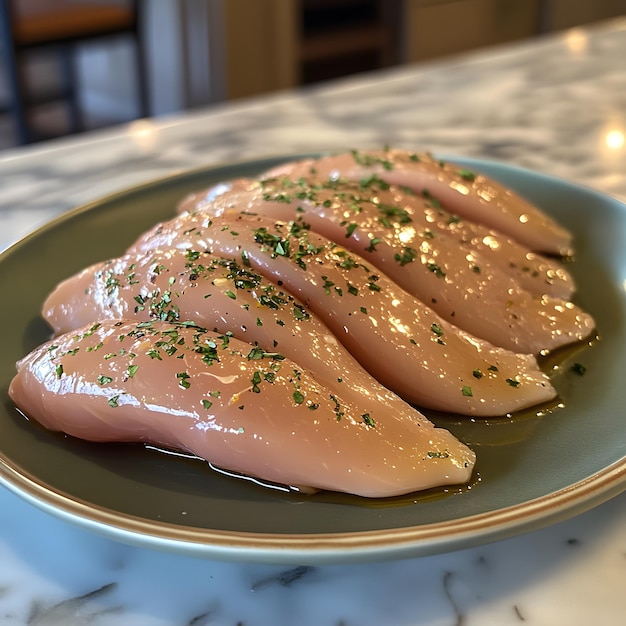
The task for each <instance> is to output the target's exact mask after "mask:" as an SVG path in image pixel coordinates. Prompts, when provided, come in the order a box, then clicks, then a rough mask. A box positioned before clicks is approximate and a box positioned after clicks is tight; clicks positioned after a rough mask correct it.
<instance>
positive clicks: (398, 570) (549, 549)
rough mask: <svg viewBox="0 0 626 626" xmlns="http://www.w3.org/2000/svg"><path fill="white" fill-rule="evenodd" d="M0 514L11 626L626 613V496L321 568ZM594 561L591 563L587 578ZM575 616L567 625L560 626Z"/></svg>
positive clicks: (495, 620) (14, 507) (10, 499)
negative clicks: (423, 549) (232, 559)
mask: <svg viewBox="0 0 626 626" xmlns="http://www.w3.org/2000/svg"><path fill="white" fill-rule="evenodd" d="M0 506H1V507H2V508H1V510H2V511H3V512H4V513H3V522H2V530H3V542H2V543H1V544H0V563H1V564H2V568H1V570H0V622H1V623H2V624H7V626H8V625H11V624H33V625H37V626H51V625H55V626H56V625H57V624H59V625H60V624H62V625H63V626H83V625H86V624H94V625H98V626H109V625H111V626H112V625H114V624H124V625H126V624H128V625H129V626H135V625H136V626H165V625H170V624H176V625H180V626H183V625H189V626H191V625H194V626H199V625H203V626H204V625H205V624H206V625H207V626H208V625H209V624H211V625H214V624H216V625H217V624H219V625H221V624H224V625H226V624H230V625H233V626H234V625H236V624H241V626H244V625H245V626H252V625H255V624H268V625H269V624H272V625H273V626H279V625H283V624H284V625H289V624H298V625H299V626H309V625H310V626H320V625H326V624H328V625H333V626H339V625H345V626H349V625H355V626H357V625H358V626H370V625H371V626H380V625H382V624H385V625H389V626H391V625H396V624H398V625H400V624H428V625H437V626H438V625H442V626H443V625H455V624H456V625H467V626H469V625H472V624H477V625H479V624H480V625H483V624H494V625H496V624H497V625H498V626H507V625H509V624H516V625H519V624H522V623H524V624H526V623H528V624H561V623H567V624H602V625H603V626H610V625H615V626H618V624H621V623H622V622H623V617H624V615H625V614H626V613H625V611H626V600H625V599H624V597H623V594H620V597H615V590H616V583H617V584H618V586H620V587H621V588H623V583H624V582H626V524H624V523H623V520H624V519H626V498H624V497H620V498H615V499H614V500H612V501H610V502H608V503H606V504H605V505H603V506H601V507H598V508H596V509H594V510H592V511H589V512H588V513H585V514H583V515H580V516H578V517H576V518H574V519H572V520H569V521H567V522H564V523H562V524H559V525H557V526H553V527H552V528H549V529H546V530H543V531H539V532H535V533H531V534H529V535H527V536H523V537H519V538H516V539H511V540H507V541H503V542H500V543H496V544H492V545H488V546H484V547H481V548H474V549H469V550H463V551H460V552H456V553H451V554H446V555H441V556H433V557H424V558H421V559H411V560H406V561H395V562H387V563H371V564H367V565H334V566H318V567H307V566H305V565H303V566H298V567H285V566H282V567H279V566H264V565H242V564H238V563H220V562H214V561H203V560H200V559H192V558H188V557H184V556H180V555H175V554H167V553H159V552H152V551H149V550H143V549H139V548H133V547H128V546H124V545H121V544H117V543H114V542H111V541H109V540H107V539H104V538H100V537H97V536H94V535H91V534H90V533H88V532H87V531H84V530H82V529H76V528H74V527H72V526H69V525H67V524H66V523H64V522H61V521H59V520H56V519H53V518H49V517H48V516H47V514H45V513H41V512H39V511H37V510H33V509H32V508H31V507H30V505H28V504H26V503H24V502H22V501H20V500H18V499H17V498H16V497H15V496H13V495H11V494H9V493H7V492H6V491H5V492H1V493H0ZM590 559H593V562H594V563H596V564H597V567H596V569H595V570H594V574H593V576H594V578H593V579H591V580H590V570H589V561H590ZM616 579H617V580H616ZM620 581H621V582H620ZM603 607H612V608H611V610H612V611H613V613H611V612H604V609H603ZM570 613H571V614H572V615H573V617H574V618H575V619H574V620H571V621H567V622H565V621H562V617H563V615H569V614H570ZM600 616H601V619H598V618H599V617H600Z"/></svg>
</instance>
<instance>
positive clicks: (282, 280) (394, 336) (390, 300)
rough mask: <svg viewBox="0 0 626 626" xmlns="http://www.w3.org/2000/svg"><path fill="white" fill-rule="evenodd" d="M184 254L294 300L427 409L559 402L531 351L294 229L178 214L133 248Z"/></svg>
mask: <svg viewBox="0 0 626 626" xmlns="http://www.w3.org/2000/svg"><path fill="white" fill-rule="evenodd" d="M173 247H176V248H179V249H182V250H194V251H203V250H207V251H210V252H212V253H213V254H219V255H220V256H223V257H227V258H231V259H237V260H239V259H245V262H246V263H249V264H250V266H251V267H253V268H254V269H255V271H258V272H259V273H262V274H264V275H265V276H266V277H268V278H270V279H272V280H274V281H275V282H277V284H279V285H280V286H283V287H285V288H286V289H288V290H289V291H290V292H291V293H292V294H294V295H295V296H297V297H298V298H299V299H300V300H301V301H302V302H303V303H304V305H305V306H307V307H309V308H310V309H311V310H312V311H313V312H315V313H316V314H317V315H318V316H319V317H320V318H321V319H322V320H323V321H324V322H325V323H326V325H327V326H328V327H329V329H330V330H331V331H332V332H333V333H334V334H335V335H336V336H337V338H338V339H339V340H340V341H341V342H342V343H343V344H344V345H345V346H346V347H347V348H348V350H349V351H350V352H351V353H352V354H353V356H354V357H356V359H357V360H358V361H360V362H361V364H362V365H363V366H364V367H365V368H366V369H368V370H369V372H370V373H371V374H372V375H373V376H374V377H375V378H376V379H378V380H379V381H380V382H381V383H382V384H383V385H385V386H386V387H388V388H390V389H391V390H392V391H395V392H396V393H397V394H398V395H400V396H401V397H402V398H404V399H405V400H407V401H409V402H413V403H415V404H418V405H420V406H423V407H428V408H434V409H439V410H442V411H453V412H455V413H462V414H470V415H503V414H506V413H509V412H512V411H516V410H518V409H522V408H525V407H528V406H533V405H535V404H538V403H541V402H545V401H547V400H550V399H552V398H554V396H555V391H554V389H553V388H552V386H551V385H550V382H549V380H548V378H547V377H546V376H545V375H544V374H543V373H542V372H541V371H540V370H539V369H538V367H537V363H536V361H535V359H534V357H532V356H531V355H522V354H516V353H514V352H511V351H509V350H505V349H502V348H497V347H494V346H493V345H491V344H490V343H488V342H486V341H484V340H480V339H477V338H475V337H473V336H472V335H470V334H468V333H465V332H463V331H460V330H459V329H457V328H456V327H455V326H452V325H451V324H449V323H448V322H446V321H445V320H443V319H441V317H440V316H438V315H437V314H436V313H435V312H434V311H433V310H432V309H430V308H429V307H427V306H425V305H424V304H423V303H421V302H420V301H418V300H416V299H415V298H413V297H412V296H410V295H409V294H408V293H406V292H405V291H404V290H402V289H401V288H400V287H398V285H396V284H395V283H394V282H393V281H391V280H390V279H389V278H388V277H387V276H385V275H384V274H382V273H380V272H378V271H373V270H372V268H371V267H369V266H368V264H367V263H366V262H365V261H364V259H362V258H361V257H359V256H357V255H354V254H349V253H348V252H347V251H346V250H345V249H344V248H342V247H341V246H338V245H336V244H333V243H332V242H330V241H329V240H328V239H325V238H324V237H322V236H321V235H318V234H316V233H313V232H310V231H308V230H306V229H305V228H302V227H301V226H298V225H296V224H294V223H290V224H285V223H280V222H279V223H274V222H273V221H272V220H267V219H264V218H261V217H258V216H252V215H245V214H237V216H236V219H226V218H225V217H215V218H209V217H204V218H203V217H202V216H200V215H199V214H191V215H184V216H180V217H178V218H176V219H174V220H171V221H170V222H164V223H162V224H160V225H158V226H156V227H155V228H154V229H153V230H152V231H149V232H147V233H145V234H144V235H143V236H142V237H140V239H139V240H138V241H137V242H136V243H135V245H134V246H133V247H132V248H131V250H130V251H129V253H130V254H138V253H144V252H146V251H149V250H151V249H159V248H161V249H168V248H173Z"/></svg>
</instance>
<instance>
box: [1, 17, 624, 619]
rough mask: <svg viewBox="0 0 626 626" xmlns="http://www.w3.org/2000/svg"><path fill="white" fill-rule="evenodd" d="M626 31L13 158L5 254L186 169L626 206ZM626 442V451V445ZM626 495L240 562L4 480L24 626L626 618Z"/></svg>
mask: <svg viewBox="0 0 626 626" xmlns="http://www.w3.org/2000/svg"><path fill="white" fill-rule="evenodd" d="M625 58H626V20H617V21H614V22H611V23H608V24H603V25H600V26H598V27H595V28H590V29H586V30H575V31H568V32H566V33H563V34H561V35H558V36H557V37H551V38H547V39H545V40H539V41H537V42H533V43H530V44H520V45H515V46H511V47H507V48H502V49H494V50H488V51H486V52H481V53H477V54H471V55H467V56H463V57H458V58H455V59H451V60H447V61H443V62H438V63H433V64H429V65H426V66H421V67H406V68H400V69H395V70H391V71H386V72H384V73H375V74H371V75H365V76H359V77H355V78H351V79H347V80H343V81H339V82H336V83H334V84H330V85H323V86H320V87H315V88H310V89H306V90H302V91H298V92H289V93H283V94H276V95H271V96H268V97H264V98H257V99H254V100H250V101H243V102H238V103H230V104H227V105H223V106H216V107H213V108H211V109H207V110H202V111H198V112H194V113H191V114H187V115H184V116H181V117H172V118H169V119H157V120H152V121H147V120H146V121H140V122H135V123H133V124H130V125H128V126H124V127H121V128H119V129H117V130H114V131H111V130H109V131H102V132H97V133H92V134H89V135H87V136H84V137H79V138H72V139H66V140H61V141H56V142H52V143H49V144H44V145H41V146H37V147H33V148H29V149H19V150H12V151H7V152H5V153H0V248H4V247H6V246H7V245H9V244H10V243H12V242H14V241H16V240H17V239H18V238H19V237H21V236H22V235H24V234H26V233H27V232H29V231H31V230H33V229H34V228H35V227H37V226H38V225H40V224H42V223H44V222H46V221H47V220H49V219H50V218H52V217H54V216H55V215H59V214H61V213H62V212H64V211H66V210H68V209H70V208H71V207H74V206H76V205H80V204H82V203H84V202H88V201H89V200H92V199H96V198H98V197H100V196H102V195H103V194H106V193H109V192H111V191H116V190H120V189H123V188H125V187H128V186H130V185H133V184H136V183H138V182H143V181H147V180H151V179H154V178H156V177H159V176H163V175H166V174H169V173H172V172H177V171H180V170H182V169H187V168H193V167H197V166H201V165H206V164H212V163H220V162H225V161H236V160H241V159H248V158H256V157H260V156H267V155H276V154H291V153H297V152H311V151H317V150H332V149H341V148H347V147H369V146H374V147H376V146H380V145H383V144H390V145H393V146H398V147H407V148H416V147H417V148H426V149H430V150H433V151H435V152H438V153H442V154H457V155H464V156H477V157H485V158H494V159H499V160H502V161H507V162H510V163H515V164H518V165H522V166H525V167H529V168H532V169H535V170H539V171H543V172H546V173H550V174H554V175H557V176H560V177H563V178H567V179H569V180H573V181H576V182H579V183H582V184H585V185H590V186H593V187H596V188H598V189H601V190H603V191H606V192H608V193H611V194H614V195H617V196H620V197H622V198H626V70H625V69H624V67H625V66H624V59H625ZM625 446H626V442H625ZM625 590H626V494H622V495H621V496H618V497H616V498H614V499H613V500H611V501H609V502H607V503H605V504H603V505H601V506H598V507H597V508H595V509H593V510H591V511H588V512H587V513H584V514H582V515H579V516H577V517H574V518H573V519H570V520H567V521H564V522H561V523H559V524H556V525H553V526H551V527H549V528H546V529H544V530H540V531H535V532H532V533H530V534H527V535H523V536H519V537H517V538H514V539H509V540H506V541H502V542H499V543H496V544H491V545H487V546H483V547H480V548H473V549H468V550H463V551H460V552H455V553H450V554H443V555H439V556H432V557H425V558H420V559H409V560H405V561H396V562H386V563H373V564H362V565H334V566H318V567H306V566H305V565H304V564H303V566H301V567H284V566H283V567H278V566H265V565H258V564H256V565H247V564H242V563H222V562H216V561H208V560H199V559H194V558H191V557H186V556H181V555H176V554H167V553H160V552H153V551H150V550H148V549H144V548H137V547H131V546H126V545H123V544H119V543H115V542H113V541H111V540H109V539H105V538H103V537H100V536H97V535H94V534H92V533H90V532H89V531H87V530H84V529H81V528H77V527H74V526H72V525H70V524H68V523H67V522H64V521H61V520H59V519H56V518H54V517H52V516H50V515H48V514H46V513H43V512H41V511H39V510H38V509H36V508H34V507H33V506H32V505H30V504H27V503H26V502H23V501H22V500H21V499H19V498H18V497H17V496H15V495H13V494H12V493H11V492H9V491H8V490H6V489H4V488H0V623H1V624H7V626H13V625H15V626H18V625H19V626H21V625H25V624H29V625H33V626H35V625H36V626H52V625H54V626H57V625H58V626H83V625H88V624H89V625H94V626H108V625H113V624H115V625H123V626H127V625H128V626H165V625H167V626H169V625H176V626H179V625H180V626H185V625H188V626H192V625H193V626H205V625H206V626H208V625H231V626H235V625H241V626H269V625H271V626H280V625H292V624H293V625H296V624H297V625H300V626H308V625H315V626H321V625H332V626H340V625H343V626H370V625H372V626H380V625H385V626H417V625H426V626H440V625H441V626H444V625H445V626H474V625H476V626H478V625H480V626H506V625H509V624H515V625H519V624H534V625H538V626H540V625H547V624H567V625H568V626H579V625H580V626H582V625H585V626H586V625H588V624H598V626H619V625H621V624H623V623H626V594H625V593H624V591H625Z"/></svg>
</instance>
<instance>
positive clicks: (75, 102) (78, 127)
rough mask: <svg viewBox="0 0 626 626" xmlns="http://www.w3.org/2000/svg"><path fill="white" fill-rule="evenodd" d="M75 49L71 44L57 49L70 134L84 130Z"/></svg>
mask: <svg viewBox="0 0 626 626" xmlns="http://www.w3.org/2000/svg"><path fill="white" fill-rule="evenodd" d="M75 53H76V48H75V46H73V45H72V44H66V45H62V46H61V47H60V48H59V58H60V60H61V72H62V76H63V89H64V92H65V94H66V102H67V111H68V118H69V128H70V132H71V133H79V132H81V131H83V130H85V123H84V119H83V107H82V105H81V102H80V76H79V71H78V67H77V65H78V64H77V61H76V54H75Z"/></svg>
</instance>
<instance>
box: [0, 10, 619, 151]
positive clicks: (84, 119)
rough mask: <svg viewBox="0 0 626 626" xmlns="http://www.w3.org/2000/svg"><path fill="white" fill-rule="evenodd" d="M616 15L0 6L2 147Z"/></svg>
mask: <svg viewBox="0 0 626 626" xmlns="http://www.w3.org/2000/svg"><path fill="white" fill-rule="evenodd" d="M625 14H626V0H134V1H133V0H0V44H2V47H1V48H0V51H1V56H0V149H2V148H7V147H10V146H14V145H19V144H24V143H31V142H34V141H40V140H44V139H46V138H50V137H54V136H59V135H63V134H66V133H73V132H80V131H82V130H86V129H93V128H98V127H103V126H107V125H112V124H118V123H121V122H126V121H130V120H133V119H137V118H141V117H146V116H161V115H166V114H171V113H175V112H177V111H182V110H186V109H192V108H196V107H200V106H206V105H210V104H213V103H218V102H221V101H224V100H230V99H236V98H245V97H249V96H254V95H258V94H262V93H267V92H271V91H275V90H281V89H289V88H292V87H296V86H302V85H308V84H314V83H316V82H319V81H324V80H330V79H335V78H339V77H342V76H347V75H350V74H353V73H357V72H364V71H370V70H375V69H378V68H384V67H390V66H394V65H399V64H403V63H418V62H426V61H429V60H433V59H437V58H441V57H444V56H447V55H453V54H458V53H461V52H464V51H469V50H473V49H477V48H481V47H486V46H493V45H497V44H500V43H504V42H511V41H516V40H523V39H526V38H529V37H537V36H541V35H543V34H545V33H550V32H554V31H559V30H564V29H575V27H576V26H579V25H583V24H589V23H592V22H594V21H599V20H603V19H607V18H611V17H616V16H619V15H625ZM572 32H573V33H574V34H575V31H572ZM625 71H626V70H625Z"/></svg>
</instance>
